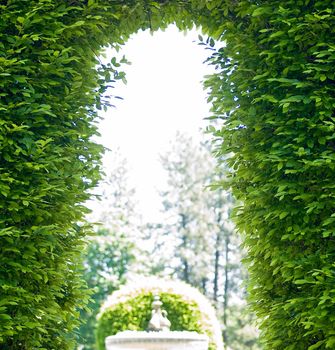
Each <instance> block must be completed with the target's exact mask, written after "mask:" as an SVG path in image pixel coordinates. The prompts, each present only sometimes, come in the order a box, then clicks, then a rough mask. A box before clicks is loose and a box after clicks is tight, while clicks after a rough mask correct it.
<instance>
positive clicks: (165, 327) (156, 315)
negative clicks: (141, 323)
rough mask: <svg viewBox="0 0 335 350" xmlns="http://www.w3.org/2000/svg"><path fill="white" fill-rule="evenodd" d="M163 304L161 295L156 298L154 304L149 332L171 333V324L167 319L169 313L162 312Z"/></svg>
mask: <svg viewBox="0 0 335 350" xmlns="http://www.w3.org/2000/svg"><path fill="white" fill-rule="evenodd" d="M162 305H163V303H162V302H161V301H160V298H159V295H155V296H154V301H153V303H152V311H151V320H150V321H149V326H148V330H149V331H154V332H159V331H169V330H170V326H171V322H170V321H169V320H168V319H167V312H166V311H165V310H161V306H162Z"/></svg>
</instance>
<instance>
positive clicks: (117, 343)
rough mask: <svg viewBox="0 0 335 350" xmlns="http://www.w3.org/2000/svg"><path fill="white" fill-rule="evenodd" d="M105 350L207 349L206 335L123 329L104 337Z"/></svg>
mask: <svg viewBox="0 0 335 350" xmlns="http://www.w3.org/2000/svg"><path fill="white" fill-rule="evenodd" d="M105 344H106V350H134V349H137V350H191V349H192V350H207V349H208V337H207V336H206V335H204V334H199V333H196V332H185V331H183V332H177V331H162V332H138V331H125V332H120V333H117V334H116V335H112V336H109V337H107V338H106V339H105Z"/></svg>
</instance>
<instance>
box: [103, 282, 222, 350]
mask: <svg viewBox="0 0 335 350" xmlns="http://www.w3.org/2000/svg"><path fill="white" fill-rule="evenodd" d="M156 294H158V295H159V296H160V299H161V301H162V303H163V309H164V310H166V311H167V313H168V318H169V320H170V322H171V330H172V331H173V330H175V331H183V330H185V331H195V332H199V333H201V334H207V335H208V337H209V342H210V345H209V350H221V349H222V340H221V334H220V330H219V324H218V321H217V319H216V317H215V312H214V310H213V308H212V307H211V305H210V303H209V302H208V301H207V300H206V298H205V297H204V296H202V295H201V294H200V293H199V292H198V291H197V290H196V289H194V288H192V287H190V286H189V285H187V284H185V283H182V282H176V281H165V280H161V279H152V278H151V279H148V278H145V279H142V280H141V279H140V278H138V279H136V281H135V283H133V284H128V285H126V286H124V287H122V288H121V289H120V290H118V291H116V292H114V294H112V295H111V296H110V297H109V298H108V299H107V300H106V302H105V303H104V304H103V306H102V309H101V312H100V314H99V315H98V325H97V332H96V334H97V348H98V350H104V349H105V338H106V337H107V336H109V335H114V334H116V333H118V332H121V331H125V330H137V331H145V330H146V329H147V327H148V324H149V320H150V318H151V310H152V302H153V297H154V295H156Z"/></svg>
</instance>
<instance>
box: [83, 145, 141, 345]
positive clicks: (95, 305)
mask: <svg viewBox="0 0 335 350" xmlns="http://www.w3.org/2000/svg"><path fill="white" fill-rule="evenodd" d="M109 160H110V164H109V171H108V173H109V175H106V177H105V179H104V181H103V182H102V183H101V184H100V188H99V189H97V190H96V191H97V193H100V196H99V198H100V201H98V202H93V203H91V207H92V208H93V212H92V213H91V214H90V215H89V216H88V218H89V220H90V221H95V224H96V235H95V236H91V237H89V244H88V247H87V250H86V252H85V254H84V278H85V281H86V283H87V285H88V287H89V288H93V289H94V293H93V294H92V296H91V301H90V304H89V305H88V308H89V309H90V310H87V311H85V312H82V314H81V318H82V320H84V323H83V325H82V326H81V327H80V329H79V334H80V338H81V339H80V343H81V344H82V345H83V349H85V350H92V349H95V326H96V316H97V313H98V310H99V308H100V304H101V302H102V301H104V300H105V299H106V297H107V295H109V294H110V293H111V292H113V291H114V290H115V289H117V288H118V287H119V286H120V285H121V284H122V283H125V282H126V278H127V274H128V273H129V272H130V271H131V270H132V268H133V265H134V263H135V261H136V260H135V255H136V256H137V255H138V254H137V252H138V250H137V249H136V248H135V244H136V237H137V233H138V228H137V225H138V218H137V217H138V215H137V211H136V201H135V199H134V195H135V190H134V188H132V187H131V186H130V184H129V179H128V175H129V169H128V166H127V161H126V159H125V158H123V157H122V155H121V153H120V152H119V151H115V152H112V153H111V154H109Z"/></svg>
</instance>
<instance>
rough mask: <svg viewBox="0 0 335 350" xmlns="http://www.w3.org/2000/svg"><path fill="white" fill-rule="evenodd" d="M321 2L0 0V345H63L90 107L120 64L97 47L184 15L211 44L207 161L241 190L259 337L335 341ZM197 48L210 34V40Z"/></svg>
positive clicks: (329, 62)
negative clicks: (218, 123) (213, 156)
mask: <svg viewBox="0 0 335 350" xmlns="http://www.w3.org/2000/svg"><path fill="white" fill-rule="evenodd" d="M334 7H335V5H334V1H333V0H322V1H321V0H298V1H297V0H287V1H284V2H283V1H281V0H271V1H270V0H261V1H257V2H256V1H252V0H241V1H235V0H211V1H209V0H208V1H206V0H190V1H186V0H185V1H180V0H171V1H156V2H155V1H144V0H143V1H142V0H138V1H136V0H122V1H121V0H120V1H109V0H108V1H107V0H105V1H104V0H101V1H95V0H88V1H86V0H85V1H83V0H78V1H70V2H66V1H61V0H39V1H37V0H31V1H23V0H8V1H1V2H0V29H1V30H0V36H1V39H0V76H1V81H0V87H1V92H0V109H1V117H0V130H1V134H0V137H1V142H0V168H1V179H0V195H1V196H0V211H1V214H0V225H1V227H0V234H1V255H0V263H1V266H2V269H1V275H0V281H1V289H0V296H1V308H0V312H1V314H0V319H1V328H0V341H1V342H2V343H3V344H5V345H4V346H5V347H6V348H8V349H32V348H41V349H42V348H47V349H55V348H56V349H60V348H61V349H68V348H71V347H73V346H72V336H71V331H72V329H73V328H74V327H75V325H76V323H77V321H76V317H77V312H76V309H77V307H81V306H82V304H83V302H84V301H85V296H84V295H85V294H84V293H83V291H82V284H81V282H80V279H79V277H78V256H79V255H80V250H81V247H82V238H83V235H84V231H85V229H84V228H83V227H82V226H79V225H78V224H77V223H78V222H79V221H80V220H81V218H82V215H83V213H84V208H83V207H82V203H83V201H85V200H86V199H87V197H88V195H87V189H89V188H90V187H92V186H93V185H94V184H95V183H96V181H97V179H98V170H99V159H100V155H99V153H100V151H101V148H100V147H98V146H97V145H95V144H94V143H93V142H92V141H91V136H92V135H94V134H95V133H96V130H95V127H94V124H93V121H94V120H95V118H96V109H97V108H98V109H99V108H101V107H102V106H103V105H104V104H106V103H107V102H106V101H105V98H104V97H103V94H104V92H105V90H106V88H107V85H108V83H109V82H110V81H111V80H113V79H117V78H122V77H123V75H122V74H119V73H118V72H117V71H115V66H117V65H118V64H117V62H116V61H115V60H112V62H111V64H109V65H100V63H99V61H98V60H97V55H98V54H99V52H100V50H101V47H102V46H103V45H105V44H107V43H111V44H113V45H118V44H122V42H123V41H124V40H126V39H127V38H128V37H129V35H130V34H132V33H134V32H136V31H137V30H139V29H140V28H151V29H153V30H155V29H157V28H159V27H161V28H164V27H166V26H167V25H168V24H169V23H172V22H174V21H175V22H176V23H177V25H178V26H179V27H180V28H181V29H188V28H190V27H191V26H192V24H193V23H195V24H196V25H202V28H203V31H204V32H205V33H207V34H209V35H211V36H212V37H214V38H215V39H222V40H223V39H225V40H226V41H227V45H226V46H225V47H223V48H220V49H218V50H217V51H216V52H214V53H213V56H212V58H211V62H212V63H213V64H215V65H216V66H217V69H218V70H217V74H216V75H214V76H213V77H212V78H210V79H209V80H208V82H207V86H208V87H209V89H210V91H211V92H210V94H211V95H210V100H211V101H212V102H213V112H214V115H215V116H216V117H219V118H220V120H222V123H223V126H222V129H220V128H219V129H218V130H216V131H214V132H215V134H216V137H218V138H222V146H221V147H219V149H218V157H219V158H221V156H222V154H229V155H230V156H231V158H230V165H231V169H233V171H234V174H233V176H232V177H231V182H230V185H229V186H232V188H233V190H234V193H235V196H236V197H237V198H238V199H240V200H242V201H243V203H244V204H243V206H241V210H240V211H238V213H237V223H238V226H239V229H240V230H241V231H243V232H245V245H246V247H247V248H248V254H249V258H248V260H249V269H250V272H251V280H250V281H251V284H250V292H251V296H252V301H253V305H254V309H255V310H256V311H257V314H258V316H259V318H260V320H261V328H262V331H263V339H264V342H265V345H266V348H267V349H274V350H275V349H280V350H285V349H286V350H289V349H295V350H300V349H301V350H305V349H309V350H313V349H318V348H319V349H327V348H332V347H334V344H335V335H334V323H335V320H334V315H333V308H334V293H335V289H334V255H335V244H334V237H333V235H334V225H335V216H334V209H333V202H334V196H335V195H334V193H335V192H334V167H335V165H334V160H335V159H334V154H335V153H334V105H335V96H334V80H335V77H334V61H335V54H334V50H335V49H334V47H335V43H334V40H335V35H334V30H335V16H334V11H335V8H334ZM210 44H212V43H211V42H210Z"/></svg>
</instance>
